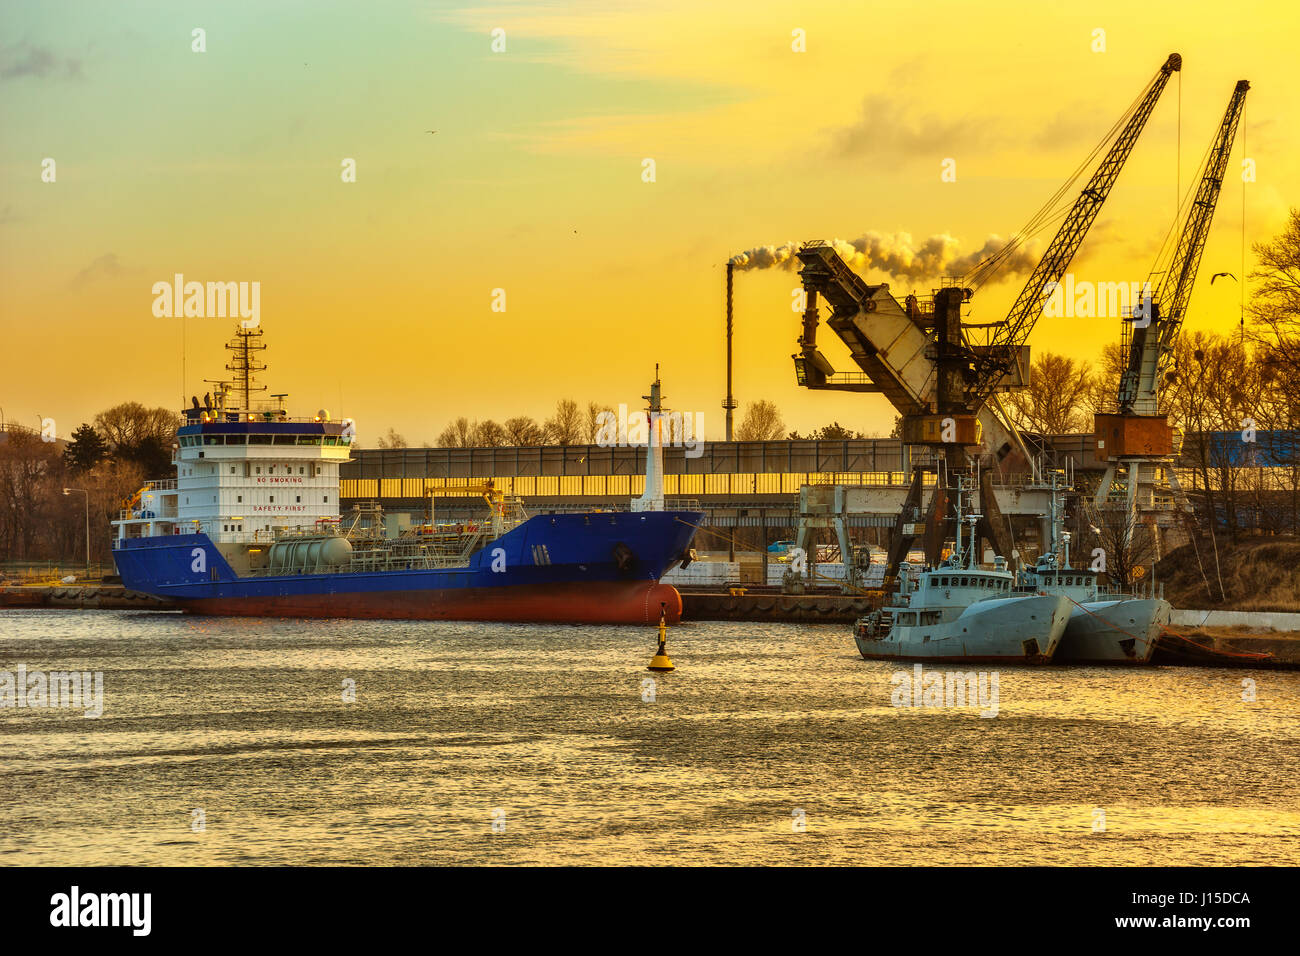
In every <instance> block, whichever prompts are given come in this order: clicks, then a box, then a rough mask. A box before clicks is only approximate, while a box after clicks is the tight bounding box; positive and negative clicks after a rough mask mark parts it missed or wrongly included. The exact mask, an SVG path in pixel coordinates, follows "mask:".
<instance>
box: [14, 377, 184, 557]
mask: <svg viewBox="0 0 1300 956" xmlns="http://www.w3.org/2000/svg"><path fill="white" fill-rule="evenodd" d="M176 425H177V416H176V413H175V412H173V411H171V410H170V409H166V408H146V407H145V406H144V405H142V404H140V403H139V402H124V403H122V404H120V405H114V406H113V407H112V408H109V409H105V410H104V411H102V412H100V413H99V414H98V415H96V416H95V417H94V419H93V420H92V421H90V422H85V423H83V424H81V425H80V426H78V427H77V428H76V429H75V430H74V431H73V432H72V435H71V439H70V440H68V441H66V442H60V441H46V440H44V439H43V438H42V436H41V435H40V433H39V432H36V431H33V430H29V429H25V428H18V427H14V426H9V427H8V428H7V429H6V430H5V431H4V432H3V433H2V435H3V441H0V560H5V561H71V562H73V563H74V564H77V565H79V564H80V563H81V562H82V561H84V560H85V558H84V555H85V553H86V540H85V534H86V532H85V523H86V522H85V515H86V511H85V509H86V507H87V505H88V506H89V509H90V559H91V561H92V562H104V563H107V562H109V561H110V558H111V555H110V551H111V532H112V528H111V526H110V525H109V522H110V521H111V520H112V519H114V518H116V517H117V513H118V511H119V510H120V509H121V507H122V503H123V500H124V499H125V498H127V497H128V496H129V495H131V494H133V493H134V492H135V491H136V490H137V489H139V488H140V487H141V486H142V485H143V484H144V482H145V480H146V479H149V478H172V477H175V471H174V468H173V465H172V462H171V458H172V447H171V446H172V442H173V440H174V436H175V434H176ZM64 488H76V489H78V491H76V492H74V493H71V494H66V495H65V494H64V492H63V489H64ZM81 491H85V492H86V494H85V495H82V494H81Z"/></svg>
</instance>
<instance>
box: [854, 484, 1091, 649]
mask: <svg viewBox="0 0 1300 956" xmlns="http://www.w3.org/2000/svg"><path fill="white" fill-rule="evenodd" d="M967 487H968V486H967V485H966V484H965V481H964V479H959V480H958V487H957V495H956V508H957V538H956V542H955V546H954V548H953V551H952V554H951V555H950V556H949V558H948V559H947V560H946V561H944V562H943V563H942V564H941V565H939V566H938V567H937V568H924V567H923V568H918V569H914V568H913V567H912V566H911V565H909V564H903V565H901V566H900V568H899V575H898V584H897V588H896V590H895V592H894V593H893V594H891V595H890V596H889V598H888V599H887V603H886V605H885V606H883V607H881V608H879V609H877V610H875V611H872V612H871V613H870V614H868V615H867V616H866V617H863V618H860V619H859V620H858V622H857V625H856V626H855V628H854V635H853V637H854V641H855V642H856V644H857V646H858V652H859V653H860V654H861V655H862V656H863V657H864V658H866V659H867V660H886V659H889V660H910V661H989V662H1001V663H1024V664H1045V663H1049V662H1050V661H1051V660H1052V657H1053V655H1054V654H1055V653H1056V649H1057V646H1058V645H1059V644H1060V642H1061V638H1062V636H1063V635H1064V634H1065V627H1066V624H1067V622H1068V621H1069V619H1070V601H1069V599H1068V598H1067V597H1066V596H1065V595H1064V594H1055V595H1047V594H1037V593H1016V591H1015V588H1016V579H1015V575H1014V574H1013V573H1012V572H1011V571H1010V570H1008V569H1007V562H1006V558H1004V557H1002V556H998V557H997V558H996V559H995V562H994V567H993V569H992V570H985V569H982V568H979V567H977V566H976V564H975V546H976V542H975V523H976V522H977V521H978V520H979V518H980V516H979V515H968V516H966V518H965V520H967V521H969V522H970V525H971V533H970V536H969V540H970V546H969V548H964V547H963V542H962V531H961V526H962V520H963V516H962V512H961V508H962V493H963V491H965V490H966V488H967Z"/></svg>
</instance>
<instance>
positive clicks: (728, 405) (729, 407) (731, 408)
mask: <svg viewBox="0 0 1300 956" xmlns="http://www.w3.org/2000/svg"><path fill="white" fill-rule="evenodd" d="M734 269H735V266H733V265H732V264H731V262H730V260H728V262H727V397H726V398H725V399H723V402H722V407H723V409H724V410H725V411H726V413H727V441H733V440H734V435H733V432H732V427H733V423H732V417H733V414H734V412H735V410H736V398H735V396H734V395H732V394H731V274H732V272H733V271H734Z"/></svg>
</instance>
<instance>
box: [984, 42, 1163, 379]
mask: <svg viewBox="0 0 1300 956" xmlns="http://www.w3.org/2000/svg"><path fill="white" fill-rule="evenodd" d="M1182 65H1183V60H1182V57H1180V56H1179V55H1178V54H1177V53H1171V54H1170V55H1169V58H1168V59H1167V60H1165V62H1164V65H1163V66H1161V67H1160V70H1159V72H1157V73H1156V75H1155V77H1154V78H1153V79H1152V80H1151V82H1150V83H1149V84H1148V86H1147V89H1146V92H1145V93H1144V94H1143V95H1142V97H1141V100H1140V101H1139V103H1138V104H1137V106H1136V107H1134V108H1133V111H1132V115H1131V116H1130V117H1129V119H1128V122H1127V123H1126V124H1125V126H1124V128H1123V130H1121V131H1120V133H1119V135H1118V136H1117V137H1116V138H1115V142H1114V143H1113V144H1112V145H1111V148H1110V151H1109V152H1108V153H1107V154H1106V157H1105V159H1103V160H1102V161H1101V164H1100V165H1099V166H1098V167H1097V170H1096V172H1094V173H1093V174H1092V178H1091V179H1090V180H1089V181H1088V185H1087V186H1085V187H1084V188H1083V191H1082V192H1081V193H1080V194H1079V198H1078V199H1076V200H1075V203H1074V206H1073V207H1072V208H1071V209H1070V212H1069V214H1068V215H1067V216H1066V217H1065V221H1064V222H1062V223H1061V228H1060V229H1059V230H1057V233H1056V236H1055V237H1054V238H1053V239H1052V244H1051V245H1050V246H1048V248H1047V251H1046V252H1045V253H1043V258H1042V259H1040V260H1039V262H1038V265H1037V267H1035V269H1034V272H1033V275H1031V276H1030V277H1029V281H1028V282H1026V283H1025V287H1024V288H1023V289H1022V290H1021V291H1020V295H1019V297H1018V298H1017V299H1016V302H1015V305H1013V306H1012V307H1011V311H1010V312H1009V313H1007V318H1006V322H1005V323H1003V324H1001V325H1000V326H999V327H998V329H997V331H996V332H995V333H994V334H993V336H992V337H991V339H990V341H989V345H990V346H991V347H990V348H989V349H988V351H987V353H986V355H985V357H984V358H983V359H982V360H981V361H980V362H979V363H977V365H976V368H975V376H974V379H973V381H972V382H971V385H970V388H969V395H970V397H971V399H973V400H974V401H975V402H980V401H983V400H984V399H986V398H988V396H989V395H990V394H992V392H993V389H994V387H995V386H996V385H997V383H998V382H999V381H1000V380H1001V379H1002V377H1003V375H1005V374H1006V373H1007V371H1008V370H1009V369H1010V367H1011V363H1012V362H1014V361H1015V357H1016V354H1017V350H1018V349H1019V348H1020V347H1021V346H1022V345H1024V343H1025V340H1026V339H1028V338H1029V333H1030V332H1031V331H1032V330H1033V327H1034V323H1035V322H1037V321H1038V317H1039V315H1041V314H1042V312H1043V307H1044V306H1045V305H1046V304H1047V300H1048V298H1049V297H1050V296H1051V294H1052V290H1053V289H1054V288H1055V287H1056V283H1058V282H1060V281H1061V277H1062V276H1064V275H1065V270H1066V268H1067V267H1068V266H1069V265H1070V261H1071V260H1072V259H1073V258H1074V254H1075V252H1076V251H1077V250H1078V248H1079V245H1080V243H1082V242H1083V237H1084V236H1086V235H1087V234H1088V229H1089V228H1090V227H1091V226H1092V223H1093V220H1095V219H1096V218H1097V214H1098V213H1099V212H1101V207H1102V204H1103V203H1105V201H1106V197H1107V196H1109V195H1110V190H1111V187H1112V186H1114V185H1115V180H1116V179H1117V178H1118V177H1119V172H1120V170H1121V169H1123V168H1124V163H1125V161H1127V160H1128V157H1129V153H1131V152H1132V151H1133V146H1134V145H1135V144H1136V143H1137V138H1138V135H1139V134H1140V133H1141V132H1142V129H1143V127H1144V126H1146V122H1147V120H1148V119H1149V118H1150V116H1151V112H1152V111H1153V110H1154V109H1155V106H1156V102H1157V101H1158V100H1159V99H1160V94H1161V93H1163V92H1164V89H1165V85H1166V84H1167V83H1168V82H1169V77H1170V76H1171V75H1173V74H1174V73H1175V72H1176V71H1178V70H1181V69H1182Z"/></svg>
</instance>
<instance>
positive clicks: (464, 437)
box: [438, 415, 478, 448]
mask: <svg viewBox="0 0 1300 956" xmlns="http://www.w3.org/2000/svg"><path fill="white" fill-rule="evenodd" d="M476 444H478V424H477V423H476V422H471V421H470V420H469V419H468V418H466V417H465V416H463V415H462V416H461V417H460V418H457V419H455V420H454V421H452V422H450V423H448V425H447V427H446V428H444V429H443V430H442V433H441V434H440V435H438V447H439V448H471V447H473V446H474V445H476Z"/></svg>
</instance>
